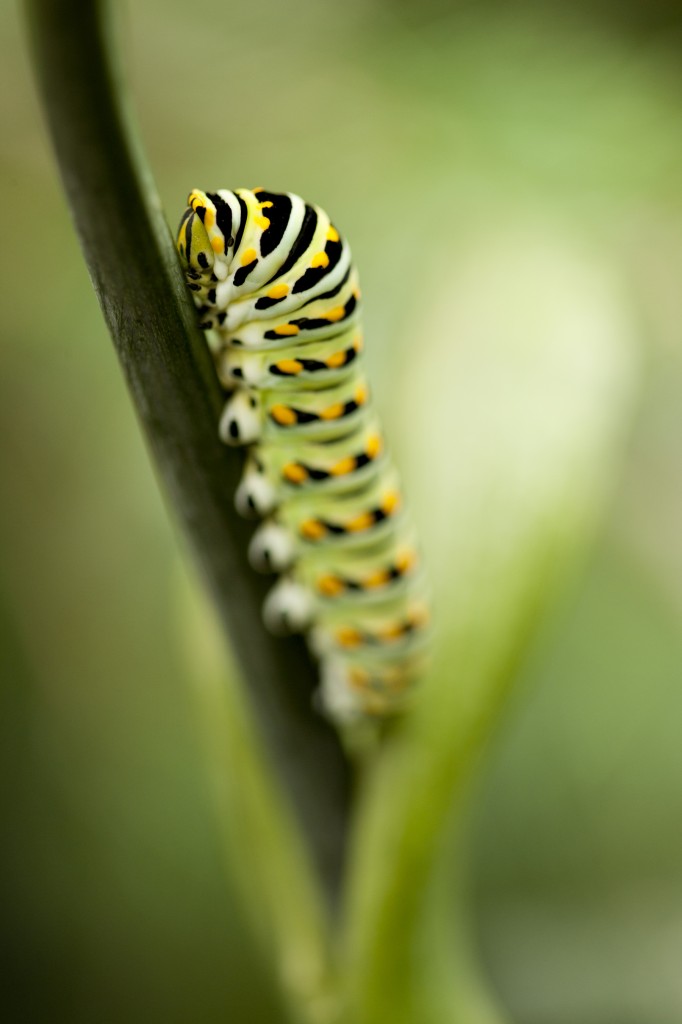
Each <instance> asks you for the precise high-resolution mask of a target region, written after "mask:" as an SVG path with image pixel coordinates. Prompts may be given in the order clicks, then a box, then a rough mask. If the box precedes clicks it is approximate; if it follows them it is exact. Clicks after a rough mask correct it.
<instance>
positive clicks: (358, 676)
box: [348, 665, 369, 689]
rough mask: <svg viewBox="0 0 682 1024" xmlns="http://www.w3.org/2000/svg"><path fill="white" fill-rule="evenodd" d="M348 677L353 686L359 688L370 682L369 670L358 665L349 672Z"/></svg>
mask: <svg viewBox="0 0 682 1024" xmlns="http://www.w3.org/2000/svg"><path fill="white" fill-rule="evenodd" d="M348 679H349V681H350V684H351V686H355V687H357V688H358V689H362V688H363V687H364V686H367V684H368V683H369V672H367V670H366V669H364V668H359V667H358V666H357V665H355V666H353V668H352V669H351V670H350V672H349V673H348Z"/></svg>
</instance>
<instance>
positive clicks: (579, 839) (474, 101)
mask: <svg viewBox="0 0 682 1024" xmlns="http://www.w3.org/2000/svg"><path fill="white" fill-rule="evenodd" d="M0 29H1V31H0V116H1V118H2V132H1V134H0V182H1V184H2V194H3V197H4V204H5V226H6V228H7V232H6V233H5V243H4V244H3V246H2V250H1V251H0V263H1V264H2V274H1V275H0V289H1V291H0V297H1V302H2V321H1V322H2V337H3V341H2V345H1V346H0V470H1V474H2V495H3V500H2V502H1V503H0V517H1V519H0V522H1V526H2V528H1V529H0V545H1V548H2V569H3V572H2V579H1V590H0V645H1V648H0V649H1V653H2V662H3V673H2V674H3V684H4V685H3V689H2V702H3V713H2V751H3V756H4V758H5V764H4V767H3V771H2V780H3V790H4V791H3V796H4V798H5V800H4V803H5V808H6V809H5V813H4V821H5V838H4V840H3V853H4V867H3V873H2V878H3V887H4V889H5V893H4V897H3V905H4V911H3V925H4V928H5V931H6V936H5V938H6V941H7V946H8V949H9V953H8V954H7V953H6V954H5V965H6V967H7V968H8V976H9V980H10V989H9V992H8V995H7V997H6V1003H5V1006H6V1013H5V1014H4V1015H3V1016H4V1019H7V1020H10V1021H13V1022H14V1021H16V1022H24V1021H34V1020H36V1021H38V1020H40V1021H48V1020H49V1021H55V1020H68V1021H72V1022H83V1024H84V1022H90V1021H93V1020H97V1021H109V1020H111V1021H123V1020H125V1021H164V1022H166V1024H171V1022H178V1024H179V1022H185V1021H188V1020H192V1021H207V1022H208V1021H211V1022H213V1021H218V1020H248V1021H249V1022H252V1021H253V1022H256V1021H257V1020H260V1019H263V1020H267V1019H268V1016H269V1013H270V1010H271V1007H272V1005H273V1003H272V1000H273V998H274V996H273V991H274V983H273V982H272V979H271V978H270V977H269V974H268V970H267V967H266V965H265V964H264V963H263V962H262V961H261V959H260V958H259V953H258V951H257V950H256V948H255V947H254V945H253V943H252V942H250V940H249V938H248V933H247V932H246V931H245V926H244V921H243V918H242V914H241V912H240V910H239V907H238V905H237V902H236V900H235V898H234V895H233V894H232V890H231V888H230V885H229V881H228V880H227V879H226V875H225V870H224V863H223V856H222V852H221V846H220V838H219V834H218V828H217V826H216V825H215V823H214V820H213V817H212V813H211V807H210V798H209V794H208V785H207V781H206V777H205V772H204V764H203V761H202V750H201V741H200V734H199V729H198V725H197V715H196V709H195V706H194V703H193V698H192V692H191V678H190V673H189V672H188V670H187V668H186V663H185V662H184V661H183V658H182V655H181V652H180V650H179V646H178V640H177V614H178V612H177V603H178V602H177V590H178V578H179V576H180V574H181V572H182V570H179V566H178V563H179V556H178V549H179V543H178V538H177V536H176V535H175V534H174V532H173V528H172V527H171V525H170V524H169V519H168V515H167V511H166V509H165V508H164V506H163V502H162V499H161V497H160V495H159V492H158V490H157V487H156V483H155V480H154V478H153V474H152V471H151V469H150V466H149V462H148V459H147V456H146V452H145V451H144V448H143V444H142V442H141V439H140V436H139V433H138V430H137V426H136V423H135V419H134V415H133V412H132V409H131V406H130V403H129V400H128V397H127V395H126V392H125V388H124V386H123V382H122V377H121V374H120V372H119V368H118V366H117V364H116V359H115V356H114V352H113V348H112V346H111V344H110V342H109V340H108V337H107V336H106V332H105V330H104V327H103V323H102V320H101V317H100V314H99V311H98V307H97V304H96V301H95V298H94V295H93V293H92V290H91V288H90V284H89V281H88V278H87V273H86V271H85V267H84V265H83V261H82V259H81V256H80V252H79V249H78V245H77V243H76V240H75V237H74V234H73V231H72V228H71V225H70V222H69V219H68V215H67V212H66V209H65V205H64V201H63V197H62V194H61V190H60V186H59V183H58V180H57V176H56V172H55V167H54V165H53V161H52V157H51V153H50V151H49V148H48V144H47V141H46V137H45V132H44V129H43V126H42V123H41V119H40V115H39V111H38V108H37V103H36V97H35V93H34V90H33V86H32V82H31V77H30V71H29V67H28V61H27V57H26V46H25V37H24V31H23V26H22V24H21V18H20V12H19V11H18V10H17V9H15V8H14V7H12V6H9V5H3V6H2V7H1V8H0ZM122 38H123V41H124V45H125V51H126V58H127V62H128V69H129V78H130V84H131V86H132V93H133V97H134V106H135V109H136V113H137V116H138V120H139V123H140V129H141V134H142V138H143V140H144V143H145V145H146V148H147V150H148V154H149V158H150V161H151V165H152V168H153V171H154V173H155V176H156V179H157V183H158V186H159V189H160V192H161V196H162V199H163V202H164V205H165V208H166V209H167V211H168V215H169V219H170V221H171V224H172V226H173V227H174V226H175V221H176V219H177V218H178V217H179V215H180V212H181V210H182V208H183V204H184V199H185V196H186V194H187V192H188V191H189V190H190V188H192V187H194V186H200V187H221V186H223V187H230V186H236V185H248V186H255V185H259V184H263V185H266V186H268V187H270V188H275V189H290V190H294V191H296V192H299V193H301V194H302V195H304V196H306V197H310V198H312V199H314V200H316V201H318V202H320V203H321V204H322V205H324V206H325V207H326V208H328V209H329V210H330V211H332V213H333V216H334V218H335V220H336V221H337V222H338V223H339V224H340V225H341V227H342V230H343V231H344V232H345V233H346V234H347V236H348V237H349V238H350V239H351V241H352V245H353V249H354V253H355V256H356V259H357V261H358V263H359V266H360V269H361V275H362V280H363V289H364V295H365V299H366V321H367V336H368V339H369V351H368V359H369V361H370V364H371V366H370V369H371V372H372V375H373V377H374V379H375V381H376V390H377V392H378V397H379V401H380V402H381V403H382V404H383V406H384V407H385V408H388V409H389V410H390V370H389V360H390V349H391V345H392V344H394V343H395V338H396V337H398V338H400V332H401V329H403V330H404V327H403V326H402V325H403V324H404V323H406V322H413V321H414V317H415V315H416V313H415V311H417V310H418V309H419V301H420V299H421V297H422V295H423V289H424V281H425V278H426V276H427V275H428V272H429V266H430V264H429V252H430V250H431V247H435V248H437V249H438V252H439V254H440V258H441V259H442V258H443V253H446V254H449V255H450V257H451V259H452V262H453V265H454V264H455V263H456V262H457V261H460V262H462V261H463V262H464V263H466V260H467V254H468V253H469V252H470V251H474V250H475V251H477V252H478V253H480V252H481V249H482V248H483V250H484V251H485V247H486V246H491V247H494V244H495V238H496V232H497V231H498V230H501V228H504V229H505V230H506V229H507V228H508V227H509V226H510V225H511V226H512V228H514V226H518V225H524V224H526V223H528V222H529V221H531V222H532V223H533V224H535V225H540V226H541V230H542V231H543V232H544V233H545V234H546V236H547V237H549V238H552V237H553V232H554V231H555V230H556V234H557V237H559V236H563V235H564V234H565V233H566V232H570V233H571V234H572V235H575V236H576V237H579V238H580V240H581V244H583V245H588V246H590V247H592V248H593V249H594V251H595V252H598V253H599V254H600V258H601V259H603V260H604V261H605V262H606V264H607V265H608V266H609V267H613V268H614V271H615V272H617V273H618V274H622V275H623V279H624V281H625V283H626V287H627V291H628V293H629V295H630V296H631V298H633V299H634V304H635V306H636V309H637V316H638V331H639V335H640V337H641V340H642V345H643V351H644V357H643V361H642V391H641V399H640V403H639V407H638V414H637V421H636V423H635V426H634V430H633V433H632V438H631V442H630V446H629V454H628V460H627V465H626V467H625V472H624V474H623V475H622V478H621V481H620V484H619V487H618V491H617V493H616V494H615V496H614V499H613V502H612V504H611V507H610V510H609V514H608V518H607V522H606V524H605V527H604V529H603V532H602V534H601V536H600V539H599V542H598V545H597V549H596V550H595V551H594V553H593V556H592V557H591V558H590V561H589V563H588V564H587V565H586V566H585V567H584V570H583V571H582V572H581V574H580V575H579V576H577V577H576V580H575V582H574V585H573V587H572V590H571V592H570V594H568V595H567V597H566V598H565V599H564V601H563V603H562V606H561V608H560V610H559V612H558V613H557V614H555V615H554V616H553V617H552V620H551V622H550V623H549V624H548V626H547V628H546V629H545V630H544V632H543V635H542V637H541V638H539V640H538V642H537V643H536V645H535V647H534V650H533V652H532V655H531V657H530V658H529V661H528V664H527V666H526V667H525V668H524V673H523V674H524V679H523V680H522V685H521V688H520V691H519V696H518V697H517V699H516V700H515V702H514V705H513V708H512V713H511V715H510V716H509V718H508V720H507V722H506V723H505V727H504V729H503V730H501V731H500V734H499V736H498V738H497V742H496V744H495V746H494V749H493V750H492V752H491V753H492V758H491V766H490V770H489V771H488V772H487V775H486V778H485V782H484V785H483V786H482V790H481V799H480V804H479V813H478V816H477V833H476V846H475V852H474V857H473V864H474V877H475V886H476V906H477V920H478V928H479V934H480V943H481V949H482V953H483V956H484V959H485V962H486V963H487V965H488V966H489V969H490V971H491V973H492V977H493V979H494V981H495V984H496V987H497V989H498V991H499V992H500V994H501V997H502V999H503V1001H504V1002H505V1003H506V1004H507V1005H508V1006H509V1007H510V1009H511V1011H512V1014H513V1018H514V1020H515V1021H516V1022H518V1024H642V1022H643V1021H645V1022H647V1024H679V1021H680V1020H682V970H681V967H682V863H681V853H682V754H681V751H682V743H681V742H680V737H681V727H682V687H680V685H679V684H680V681H681V680H682V629H681V628H680V627H681V625H682V530H680V519H681V514H682V456H681V455H680V440H679V439H680V437H681V436H682V401H680V394H681V388H682V366H681V347H680V327H679V325H680V322H681V320H682V290H681V289H680V286H679V279H680V274H681V272H682V14H681V13H680V12H679V8H678V5H677V4H674V3H664V2H663V0H657V2H655V3H652V2H646V0H624V2H620V3H616V2H615V0H613V2H608V0H602V2H590V3H588V2H587V0H585V2H583V3H580V2H578V3H575V2H573V3H568V2H564V0H554V2H551V3H538V4H537V5H533V4H529V3H525V4H524V3H518V2H506V3H494V2H490V0H488V2H480V3H478V4H472V3H464V2H461V3H458V2H455V3H445V2H442V0H420V2H419V3H417V2H415V0H347V2H345V3H332V2H331V0H291V2H287V3H282V2H277V0H261V2H260V3H258V4H253V5H246V4H236V3H235V4H230V3H225V2H224V0H223V2H216V0H211V2H205V3H203V4H201V5H198V6H195V7H191V6H190V5H188V4H186V3H180V2H179V0H172V2H169V0H167V2H165V3H161V2H160V0H148V2H146V3H140V4H136V5H134V6H133V5H132V4H129V5H127V9H124V10H123V11H122ZM480 287H481V295H482V301H485V300H486V298H487V297H486V290H485V281H481V284H480ZM493 301H494V300H493ZM402 340H403V341H405V340H406V339H404V338H403V339H402ZM408 340H409V339H408ZM390 415H391V413H390V411H389V418H390ZM393 415H397V413H395V412H394V413H393ZM247 1008H250V1009H247Z"/></svg>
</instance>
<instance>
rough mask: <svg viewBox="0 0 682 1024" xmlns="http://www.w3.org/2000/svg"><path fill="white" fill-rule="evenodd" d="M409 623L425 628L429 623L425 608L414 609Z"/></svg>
mask: <svg viewBox="0 0 682 1024" xmlns="http://www.w3.org/2000/svg"><path fill="white" fill-rule="evenodd" d="M409 621H410V623H411V624H412V625H413V626H426V625H427V624H428V621H429V612H428V609H427V608H425V607H421V608H415V609H414V611H413V612H412V614H411V616H410V619H409Z"/></svg>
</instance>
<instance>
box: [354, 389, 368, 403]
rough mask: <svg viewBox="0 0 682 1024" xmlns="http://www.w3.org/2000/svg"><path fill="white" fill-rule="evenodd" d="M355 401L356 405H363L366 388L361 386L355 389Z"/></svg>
mask: <svg viewBox="0 0 682 1024" xmlns="http://www.w3.org/2000/svg"><path fill="white" fill-rule="evenodd" d="M355 401H356V403H357V404H358V405H364V404H365V402H366V401H367V388H366V387H364V385H363V384H360V385H359V386H358V387H357V388H356V389H355Z"/></svg>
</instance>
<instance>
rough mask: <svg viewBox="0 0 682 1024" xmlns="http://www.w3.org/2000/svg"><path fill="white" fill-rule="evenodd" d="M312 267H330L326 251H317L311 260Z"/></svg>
mask: <svg viewBox="0 0 682 1024" xmlns="http://www.w3.org/2000/svg"><path fill="white" fill-rule="evenodd" d="M310 266H311V267H328V266H329V257H328V256H327V254H326V252H316V253H315V255H314V256H313V258H312V259H311V261H310Z"/></svg>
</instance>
